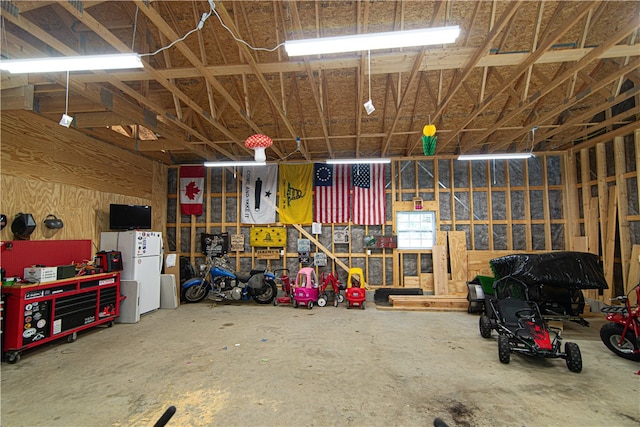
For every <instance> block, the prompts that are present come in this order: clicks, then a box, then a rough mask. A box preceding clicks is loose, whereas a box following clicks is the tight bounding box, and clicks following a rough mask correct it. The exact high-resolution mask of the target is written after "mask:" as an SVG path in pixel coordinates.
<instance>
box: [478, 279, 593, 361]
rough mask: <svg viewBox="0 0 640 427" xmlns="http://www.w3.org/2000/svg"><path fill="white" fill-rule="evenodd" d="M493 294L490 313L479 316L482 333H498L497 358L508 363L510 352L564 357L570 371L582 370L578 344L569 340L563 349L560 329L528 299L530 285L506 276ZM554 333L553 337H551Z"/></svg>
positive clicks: (485, 336) (498, 283)
mask: <svg viewBox="0 0 640 427" xmlns="http://www.w3.org/2000/svg"><path fill="white" fill-rule="evenodd" d="M493 287H494V291H495V292H494V296H493V297H492V298H491V299H489V301H488V302H489V304H488V307H489V308H490V313H488V315H487V314H483V315H482V316H481V317H480V321H479V327H480V335H482V337H483V338H491V330H493V329H495V330H496V331H497V332H498V334H499V335H498V359H499V360H500V362H502V363H509V361H510V358H511V353H522V354H526V355H529V356H535V357H545V358H561V359H565V360H566V362H567V367H568V368H569V370H570V371H571V372H580V371H582V356H581V354H580V348H579V347H578V344H576V343H573V342H567V343H566V344H565V346H564V348H565V352H564V353H563V352H562V351H561V350H560V347H561V344H562V337H561V336H560V328H553V327H549V326H548V324H547V322H546V321H545V320H544V319H543V317H542V314H541V313H540V308H539V307H538V304H537V303H536V302H534V301H530V300H529V296H528V288H527V286H526V285H524V284H523V283H521V282H517V281H514V280H513V278H510V277H504V278H502V279H500V280H497V281H495V282H494V284H493ZM552 334H553V336H552Z"/></svg>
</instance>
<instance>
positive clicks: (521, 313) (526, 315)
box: [516, 308, 536, 320]
mask: <svg viewBox="0 0 640 427" xmlns="http://www.w3.org/2000/svg"><path fill="white" fill-rule="evenodd" d="M516 317H517V318H518V319H525V320H532V319H533V318H535V317H536V311H535V310H534V309H532V308H523V309H521V310H518V311H516Z"/></svg>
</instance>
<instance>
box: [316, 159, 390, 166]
mask: <svg viewBox="0 0 640 427" xmlns="http://www.w3.org/2000/svg"><path fill="white" fill-rule="evenodd" d="M325 163H327V164H328V165H354V164H362V163H391V159H386V158H381V159H327V160H326V161H325Z"/></svg>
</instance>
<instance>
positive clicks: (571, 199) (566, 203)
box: [562, 151, 587, 251]
mask: <svg viewBox="0 0 640 427" xmlns="http://www.w3.org/2000/svg"><path fill="white" fill-rule="evenodd" d="M576 171H577V168H576V153H575V152H573V151H571V152H569V153H568V154H566V155H565V156H564V163H563V167H562V175H563V177H564V178H563V180H562V182H564V183H565V186H564V189H565V194H567V197H563V207H564V211H565V212H566V214H565V215H566V216H565V218H564V220H565V228H566V230H565V233H564V236H565V237H564V238H565V247H566V248H569V249H571V250H574V251H575V250H578V249H577V246H578V245H579V246H580V247H581V249H580V250H581V251H586V250H587V248H586V245H585V244H584V242H583V241H581V242H580V243H579V244H578V243H577V242H574V238H577V237H580V236H581V233H580V221H579V219H580V218H579V217H580V215H579V212H578V179H577V177H576ZM584 230H585V233H586V231H587V227H586V226H585V228H584ZM581 240H584V239H581Z"/></svg>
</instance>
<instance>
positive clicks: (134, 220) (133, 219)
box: [109, 204, 151, 230]
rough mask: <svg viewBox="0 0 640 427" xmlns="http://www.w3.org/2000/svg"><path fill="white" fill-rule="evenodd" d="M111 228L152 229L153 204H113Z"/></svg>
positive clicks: (110, 215)
mask: <svg viewBox="0 0 640 427" xmlns="http://www.w3.org/2000/svg"><path fill="white" fill-rule="evenodd" d="M109 228H110V229H111V230H150V229H151V206H142V205H117V204H111V206H110V207H109Z"/></svg>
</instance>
